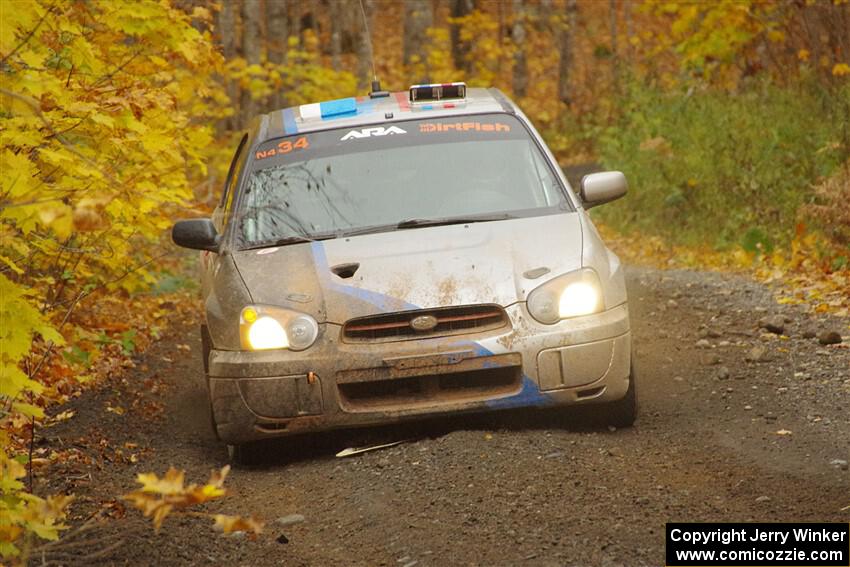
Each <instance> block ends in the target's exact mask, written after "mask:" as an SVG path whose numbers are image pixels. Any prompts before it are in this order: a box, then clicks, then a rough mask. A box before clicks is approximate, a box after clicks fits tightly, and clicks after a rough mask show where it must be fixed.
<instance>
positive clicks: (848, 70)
mask: <svg viewBox="0 0 850 567" xmlns="http://www.w3.org/2000/svg"><path fill="white" fill-rule="evenodd" d="M832 74H833V76H835V77H843V76H844V75H850V65H848V64H847V63H836V64H835V66H834V67H833V68H832Z"/></svg>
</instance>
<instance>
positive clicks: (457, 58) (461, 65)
mask: <svg viewBox="0 0 850 567" xmlns="http://www.w3.org/2000/svg"><path fill="white" fill-rule="evenodd" d="M474 8H475V6H474V5H473V2H472V0H451V17H452V18H462V17H464V16H467V15H469V14H470V13H471V12H472V10H473V9H474ZM449 36H450V38H451V44H452V61H454V65H455V69H457V70H458V71H460V72H461V73H463V74H464V75H468V74H469V73H470V72H471V66H470V62H469V59H468V58H469V44H468V43H466V42H465V41H462V40H461V39H460V25H459V24H451V27H450V28H449Z"/></svg>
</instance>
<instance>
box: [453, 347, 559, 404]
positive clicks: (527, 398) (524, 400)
mask: <svg viewBox="0 0 850 567" xmlns="http://www.w3.org/2000/svg"><path fill="white" fill-rule="evenodd" d="M452 346H453V347H458V348H469V349H472V351H473V352H474V353H475V356H493V354H494V353H493V352H492V351H491V350H490V349H488V348H485V347H484V346H482V345H481V344H479V343H476V342H472V341H460V342H458V343H455V344H453V345H452ZM485 368H487V367H486V366H485ZM552 403H553V402H552V400H551V399H550V398H549V396H547V395H546V394H544V393H543V392H541V391H540V388H539V387H538V386H537V384H536V383H535V382H534V380H532V379H531V378H529V377H528V376H526V375H525V373H523V375H522V389H521V390H520V391H519V393H517V394H514V395H513V396H509V397H507V398H500V399H498V400H488V401H486V402H484V404H485V405H486V406H487V408H488V409H510V408H525V407H530V406H537V407H539V406H547V405H551V404H552Z"/></svg>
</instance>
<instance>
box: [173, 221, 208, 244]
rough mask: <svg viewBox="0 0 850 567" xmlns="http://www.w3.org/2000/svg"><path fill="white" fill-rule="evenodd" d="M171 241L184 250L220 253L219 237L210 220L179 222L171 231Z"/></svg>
mask: <svg viewBox="0 0 850 567" xmlns="http://www.w3.org/2000/svg"><path fill="white" fill-rule="evenodd" d="M171 239H172V240H173V241H174V244H176V245H177V246H182V247H183V248H191V249H192V250H209V251H211V252H218V244H219V236H218V233H217V232H216V230H215V226H214V225H213V222H212V221H211V220H210V219H190V220H181V221H177V222H176V223H174V227H173V228H172V229H171Z"/></svg>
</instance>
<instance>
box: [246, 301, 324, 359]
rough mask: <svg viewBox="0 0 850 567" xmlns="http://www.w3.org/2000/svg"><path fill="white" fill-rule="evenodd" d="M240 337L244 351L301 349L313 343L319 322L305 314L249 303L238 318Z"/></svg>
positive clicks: (317, 332) (317, 333) (316, 335)
mask: <svg viewBox="0 0 850 567" xmlns="http://www.w3.org/2000/svg"><path fill="white" fill-rule="evenodd" d="M239 336H240V337H241V339H242V348H243V349H246V350H272V349H282V348H288V349H290V350H304V349H305V348H308V347H309V346H310V345H312V344H313V343H314V342H316V337H318V336H319V325H318V323H316V320H315V319H313V318H312V317H311V316H309V315H307V314H305V313H299V312H297V311H292V310H290V309H283V308H280V307H272V306H268V305H250V306H248V307H246V308H244V309H243V310H242V314H241V316H240V317H239Z"/></svg>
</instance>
